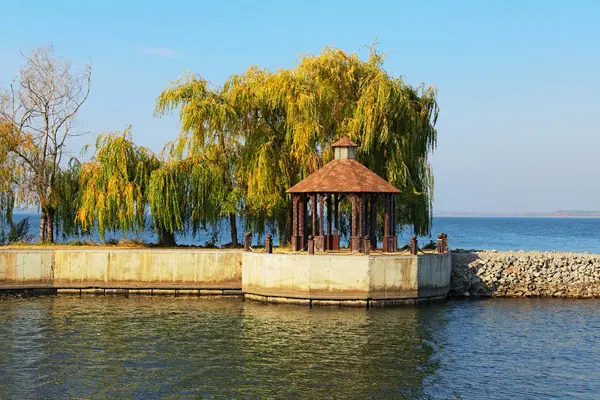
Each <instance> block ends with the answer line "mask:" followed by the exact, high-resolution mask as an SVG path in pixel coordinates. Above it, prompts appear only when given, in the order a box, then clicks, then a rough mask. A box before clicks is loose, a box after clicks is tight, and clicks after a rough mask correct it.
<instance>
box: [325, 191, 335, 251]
mask: <svg viewBox="0 0 600 400" xmlns="http://www.w3.org/2000/svg"><path fill="white" fill-rule="evenodd" d="M332 196H333V195H332V194H330V195H329V196H327V240H326V241H325V243H326V244H327V250H332V249H333V232H332V230H331V226H332V222H333V215H332V212H333V208H332V207H331V197H332Z"/></svg>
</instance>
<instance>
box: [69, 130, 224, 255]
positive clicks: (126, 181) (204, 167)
mask: <svg viewBox="0 0 600 400" xmlns="http://www.w3.org/2000/svg"><path fill="white" fill-rule="evenodd" d="M171 151H174V150H171ZM167 154H170V153H167ZM209 166H210V164H205V163H198V162H196V161H195V160H194V159H192V158H188V159H185V160H173V159H166V160H165V159H163V157H162V154H159V155H156V154H154V153H153V152H152V151H150V150H149V149H147V148H145V147H141V146H137V145H136V144H135V143H134V142H133V141H132V138H131V131H130V128H128V129H126V130H125V131H123V132H115V133H107V134H103V135H100V136H99V137H98V140H97V142H96V153H95V156H94V158H93V160H92V161H90V162H87V163H84V164H83V165H82V166H81V167H80V173H79V182H78V184H79V187H80V188H81V190H80V192H79V200H78V210H77V217H76V219H77V222H78V223H79V224H80V225H81V228H82V230H83V231H84V232H89V231H91V230H92V229H93V228H94V227H95V226H97V228H98V231H99V232H100V236H101V238H102V240H105V234H106V231H107V230H108V231H117V230H120V231H121V232H122V233H123V234H125V233H126V232H133V233H135V234H140V233H141V232H144V230H145V229H146V224H147V221H146V219H147V218H146V217H147V214H148V212H149V213H150V215H151V218H152V222H153V226H154V231H155V233H156V234H157V235H158V244H161V245H175V244H176V243H175V234H176V233H185V232H187V231H188V230H192V231H193V234H194V235H195V234H196V233H197V232H198V230H199V229H200V228H204V227H205V223H206V221H207V220H211V218H212V217H211V216H212V215H215V211H214V210H212V208H211V207H213V205H214V204H218V203H219V202H220V196H222V195H223V194H224V193H223V192H219V191H214V190H209V188H211V187H216V185H214V184H213V181H215V180H217V179H219V178H220V177H219V175H218V174H216V173H215V171H212V170H211V169H210V168H209Z"/></svg>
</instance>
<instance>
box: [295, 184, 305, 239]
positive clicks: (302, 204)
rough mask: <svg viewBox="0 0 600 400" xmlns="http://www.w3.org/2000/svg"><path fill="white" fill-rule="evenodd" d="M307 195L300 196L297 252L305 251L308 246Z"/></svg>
mask: <svg viewBox="0 0 600 400" xmlns="http://www.w3.org/2000/svg"><path fill="white" fill-rule="evenodd" d="M305 197H306V196H305V195H304V194H301V195H299V196H298V206H297V208H298V245H297V247H298V249H297V250H296V251H302V250H304V246H305V245H306V241H305V235H306V199H305Z"/></svg>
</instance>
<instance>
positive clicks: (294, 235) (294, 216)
mask: <svg viewBox="0 0 600 400" xmlns="http://www.w3.org/2000/svg"><path fill="white" fill-rule="evenodd" d="M299 197H300V196H298V195H297V194H294V195H293V196H292V240H291V241H292V251H298V250H299V249H300V248H299V243H298V235H299V232H298V231H299V229H298V228H299V226H298V225H299V224H298V222H299V221H298V217H299V210H298V202H299V200H300V198H299Z"/></svg>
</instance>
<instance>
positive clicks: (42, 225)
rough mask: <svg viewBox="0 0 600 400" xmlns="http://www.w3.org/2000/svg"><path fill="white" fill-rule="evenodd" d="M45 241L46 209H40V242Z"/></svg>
mask: <svg viewBox="0 0 600 400" xmlns="http://www.w3.org/2000/svg"><path fill="white" fill-rule="evenodd" d="M45 241H46V211H44V210H42V215H41V217H40V243H42V242H45Z"/></svg>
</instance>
